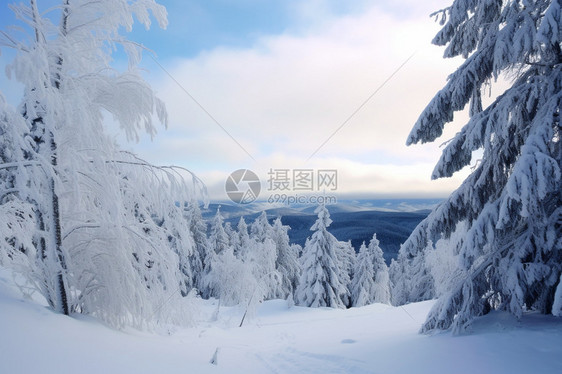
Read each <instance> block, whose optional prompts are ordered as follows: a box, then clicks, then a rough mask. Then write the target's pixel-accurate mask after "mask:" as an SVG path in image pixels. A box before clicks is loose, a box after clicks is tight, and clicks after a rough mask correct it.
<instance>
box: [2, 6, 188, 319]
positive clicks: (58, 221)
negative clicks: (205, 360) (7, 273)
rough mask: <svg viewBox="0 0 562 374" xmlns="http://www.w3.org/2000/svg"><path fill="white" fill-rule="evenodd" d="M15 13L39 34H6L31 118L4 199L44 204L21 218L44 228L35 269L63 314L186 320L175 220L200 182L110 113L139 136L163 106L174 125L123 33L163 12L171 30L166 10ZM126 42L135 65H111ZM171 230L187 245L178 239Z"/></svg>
mask: <svg viewBox="0 0 562 374" xmlns="http://www.w3.org/2000/svg"><path fill="white" fill-rule="evenodd" d="M13 9H14V11H15V12H16V13H17V15H18V18H19V19H22V20H23V21H24V23H25V24H26V25H27V26H28V27H29V28H30V31H31V35H30V37H26V36H25V35H24V36H23V37H22V38H18V36H16V35H14V34H12V35H10V36H9V37H6V38H4V39H2V41H1V43H2V44H3V45H8V47H12V48H14V49H15V50H16V52H17V56H16V58H15V59H14V61H13V62H12V64H11V65H10V66H9V67H8V69H7V71H8V73H9V75H10V76H12V77H15V78H16V79H17V80H18V81H19V82H21V83H22V84H23V86H24V96H23V99H22V102H21V105H20V107H19V114H18V115H19V119H18V120H17V121H15V122H12V123H14V125H16V124H21V122H22V121H23V122H24V123H25V125H24V126H25V128H26V129H25V134H23V139H24V143H25V144H26V147H27V149H25V150H24V152H23V153H21V154H20V155H16V153H12V156H14V155H15V156H17V158H18V159H17V160H16V159H13V160H12V161H15V162H17V163H18V165H17V168H16V169H14V170H17V171H16V172H15V173H16V174H17V175H18V176H19V177H21V178H22V179H21V180H20V181H21V184H19V185H17V186H15V187H8V185H7V184H6V185H4V186H3V188H4V187H8V190H9V191H8V190H3V191H1V192H0V196H2V198H4V197H9V198H8V199H7V200H5V201H6V202H10V203H12V201H15V200H13V199H14V198H16V197H17V198H18V199H20V200H21V201H22V202H25V204H27V205H25V206H28V204H30V205H31V206H32V207H33V209H32V210H31V211H32V213H33V215H32V216H31V217H30V216H27V215H26V212H27V211H26V210H24V209H23V208H25V206H23V207H21V209H20V210H21V211H22V214H18V215H19V217H20V218H21V217H26V220H28V219H31V220H32V221H33V224H34V230H30V232H29V233H28V234H26V235H22V237H21V238H19V239H18V241H19V242H21V243H26V245H27V244H29V243H32V245H33V247H34V248H35V253H36V255H33V256H32V255H30V256H28V259H29V265H28V269H29V271H25V274H24V275H27V277H28V279H30V280H31V281H32V282H35V283H36V284H38V285H39V286H38V288H39V289H40V290H41V291H42V293H43V295H44V296H45V297H46V299H47V300H49V303H50V304H51V305H52V306H53V307H54V308H55V309H56V310H59V311H61V312H63V313H68V312H70V311H73V312H82V313H88V314H92V315H94V316H96V317H98V318H101V319H103V320H104V321H106V322H107V323H109V324H112V325H115V326H122V325H125V324H132V325H135V326H137V327H143V326H146V325H148V324H150V323H153V322H154V321H155V320H161V321H162V320H166V321H167V322H173V323H176V322H180V321H181V320H183V321H185V320H186V317H188V316H189V313H186V312H185V311H184V310H182V308H181V305H180V303H181V294H180V290H182V287H183V288H184V289H185V287H186V286H187V285H186V284H185V282H184V281H185V274H182V272H181V271H180V268H181V267H182V266H183V265H180V262H181V261H180V259H179V258H178V254H179V253H180V252H179V251H180V246H183V245H184V244H185V245H187V244H186V243H188V241H189V239H188V238H189V233H186V232H185V231H184V230H185V228H182V227H181V225H177V226H176V225H175V223H174V224H171V223H172V222H176V221H175V220H176V219H178V217H181V212H180V208H179V207H177V206H176V202H177V201H188V200H189V199H191V198H192V192H193V188H191V186H190V185H189V183H186V182H184V181H183V177H182V175H181V172H180V171H179V170H178V169H174V168H158V167H154V166H153V165H150V164H149V163H147V162H145V161H143V160H139V159H138V158H136V157H135V156H134V155H131V154H129V153H126V152H121V151H120V150H119V148H118V147H117V146H116V145H115V144H114V142H113V141H112V140H111V139H110V138H109V137H108V136H107V135H106V133H105V129H104V127H103V117H104V115H105V114H106V113H109V114H110V115H112V116H113V117H114V119H115V120H116V121H117V122H118V123H119V124H120V125H121V127H122V129H123V130H124V131H125V133H126V134H127V136H128V137H129V138H132V139H135V138H136V137H137V136H138V132H139V131H140V130H146V131H147V132H148V133H149V134H150V135H154V134H155V127H154V123H153V119H154V117H156V116H155V113H156V115H157V117H158V119H159V120H160V121H161V122H163V123H166V114H165V110H164V107H163V105H162V103H161V102H160V101H159V100H158V99H157V98H156V97H155V96H154V94H153V92H152V90H151V89H150V87H149V86H148V85H147V84H146V83H145V82H144V81H143V80H142V78H141V77H140V76H139V75H138V73H137V71H136V65H137V63H138V61H139V59H140V56H141V49H140V48H139V47H138V45H136V44H135V43H132V42H130V41H128V40H126V38H125V37H124V36H123V35H122V33H123V32H124V31H130V29H131V27H132V26H133V22H134V21H133V20H134V19H136V20H138V21H140V22H141V23H143V24H144V25H145V26H146V27H148V26H149V25H150V22H151V16H150V15H151V14H152V16H153V17H154V18H155V19H156V20H157V21H158V22H159V24H160V25H161V26H165V25H166V12H165V9H164V8H163V7H162V6H160V5H158V4H156V3H155V2H154V1H153V0H137V1H127V0H111V1H110V0H100V1H88V0H61V4H60V7H59V8H58V9H59V10H60V17H61V18H60V22H59V24H58V25H53V24H52V23H51V21H50V20H49V19H47V18H43V17H42V16H41V14H42V13H41V12H40V11H39V5H38V1H37V0H30V1H29V6H25V5H23V4H21V5H17V6H14V7H13ZM25 30H26V29H25V28H24V29H23V31H25ZM5 35H9V34H5ZM18 40H24V41H25V42H19V41H18ZM118 46H122V47H123V48H124V50H125V51H126V52H127V55H128V57H129V62H130V64H129V68H128V69H127V70H126V71H124V72H120V71H117V70H115V69H113V68H112V67H111V66H110V65H109V62H110V61H111V56H110V54H111V53H112V52H113V51H114V50H116V49H117V48H118ZM2 109H5V108H2ZM3 112H6V113H10V111H9V110H8V111H5V110H3ZM12 113H13V112H12ZM0 116H1V115H0ZM18 126H19V125H18ZM18 128H19V127H18ZM18 131H19V130H18ZM12 133H13V132H12ZM18 136H21V134H20V135H18ZM15 144H18V143H15ZM59 145H64V147H63V146H59ZM4 146H5V144H2V145H1V148H4ZM18 146H19V145H18ZM5 166H6V165H4V167H5ZM6 192H8V193H9V196H8V195H6ZM180 219H181V218H180ZM19 223H20V224H23V222H19ZM163 223H165V224H163ZM26 225H27V222H26ZM172 227H173V228H172ZM171 232H174V234H173V235H177V236H178V239H179V238H180V236H181V237H182V238H184V239H185V240H184V239H182V242H183V243H184V244H181V245H180V242H179V241H170V240H169V234H170V233H171ZM20 234H22V232H21V231H20ZM29 238H31V240H29ZM183 249H186V248H182V249H181V250H182V251H183ZM28 253H31V251H29V252H28ZM182 253H183V252H182ZM166 300H167V301H166ZM164 301H166V302H167V304H168V305H167V306H168V307H167V308H163V307H162V303H163V302H164ZM170 305H174V306H175V307H174V308H169V307H170Z"/></svg>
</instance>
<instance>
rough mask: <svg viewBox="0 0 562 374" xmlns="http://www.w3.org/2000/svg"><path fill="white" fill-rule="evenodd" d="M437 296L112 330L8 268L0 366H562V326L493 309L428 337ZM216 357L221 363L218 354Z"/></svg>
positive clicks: (226, 312)
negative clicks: (25, 292)
mask: <svg viewBox="0 0 562 374" xmlns="http://www.w3.org/2000/svg"><path fill="white" fill-rule="evenodd" d="M432 304H433V302H431V301H430V302H423V303H417V304H410V305H406V306H404V307H390V306H386V305H381V304H375V305H371V306H367V307H362V308H352V309H348V310H341V309H327V308H319V309H316V308H315V309H312V308H310V309H309V308H302V307H291V308H289V307H288V306H287V303H286V302H285V301H282V300H274V301H268V302H265V303H264V304H263V305H261V306H260V308H259V309H258V311H257V315H256V316H255V317H253V318H251V319H249V320H247V322H246V323H245V324H244V326H243V327H241V328H239V327H238V325H239V324H240V320H241V316H242V312H243V311H242V310H240V309H238V308H221V309H220V311H219V315H218V319H217V320H216V321H211V316H212V315H213V312H214V311H215V310H216V306H215V305H213V303H212V302H209V301H203V300H200V308H199V317H198V321H197V322H196V323H195V325H194V327H192V328H188V329H182V330H178V331H170V332H169V334H166V333H164V332H163V331H162V332H161V333H160V334H149V333H140V332H137V331H125V332H119V331H115V330H111V329H109V328H107V327H105V326H103V325H101V324H99V323H98V322H97V321H95V320H92V319H85V318H84V317H83V316H75V317H73V318H70V317H65V316H63V315H60V314H55V313H53V312H51V311H50V310H48V309H47V308H46V307H45V306H43V305H41V304H39V303H37V302H33V301H25V300H23V299H22V298H21V296H20V293H19V291H17V289H16V288H15V286H14V285H13V281H12V280H11V277H10V275H9V273H8V272H6V271H4V270H2V271H0V331H2V337H1V338H0V373H12V374H17V373H58V374H63V373H78V372H79V373H135V374H138V373H245V374H246V373H407V374H410V373H433V374H435V373H437V374H438V373H447V374H450V373H457V374H462V373H467V374H468V373H470V374H473V373H497V374H501V373H510V374H516V373H560V372H562V360H561V359H560V357H562V346H561V345H560V341H562V324H561V323H560V322H559V320H557V319H555V318H553V317H550V316H544V315H534V314H531V315H526V316H525V317H524V318H523V320H522V321H521V322H517V321H515V320H514V319H513V317H511V316H510V315H508V314H506V313H491V314H490V315H488V316H486V317H484V318H480V319H479V320H477V321H476V322H475V324H474V329H473V331H472V333H471V334H470V335H464V336H457V337H453V336H451V335H450V334H449V333H441V334H436V335H433V336H427V335H420V334H418V329H419V327H420V325H421V323H422V321H423V320H424V318H425V316H426V314H427V313H428V311H429V309H430V308H431V306H432ZM215 352H218V353H217V355H216V365H215V364H211V363H210V361H211V359H212V358H213V356H214V355H215Z"/></svg>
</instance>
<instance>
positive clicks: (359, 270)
mask: <svg viewBox="0 0 562 374" xmlns="http://www.w3.org/2000/svg"><path fill="white" fill-rule="evenodd" d="M351 299H352V303H353V306H363V305H368V304H372V303H382V304H390V281H389V277H388V267H387V266H386V263H385V262H384V258H383V253H382V249H381V248H380V247H379V241H378V240H377V236H376V234H374V235H373V238H372V239H371V241H370V242H369V246H368V247H367V246H366V245H365V243H364V242H363V244H362V245H361V248H360V249H359V253H358V255H357V261H356V263H355V270H354V275H353V279H352V283H351Z"/></svg>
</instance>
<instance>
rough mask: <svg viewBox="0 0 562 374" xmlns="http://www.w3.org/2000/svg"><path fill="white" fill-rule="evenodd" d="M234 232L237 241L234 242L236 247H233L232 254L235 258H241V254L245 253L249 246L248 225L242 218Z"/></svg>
mask: <svg viewBox="0 0 562 374" xmlns="http://www.w3.org/2000/svg"><path fill="white" fill-rule="evenodd" d="M236 230H237V233H238V240H237V241H236V245H235V247H234V254H235V255H236V256H237V257H242V254H243V253H246V252H247V251H248V248H249V246H250V234H249V233H248V225H247V224H246V221H245V220H244V217H240V220H239V221H238V225H237V226H236Z"/></svg>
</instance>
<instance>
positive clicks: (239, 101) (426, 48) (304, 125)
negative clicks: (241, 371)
mask: <svg viewBox="0 0 562 374" xmlns="http://www.w3.org/2000/svg"><path fill="white" fill-rule="evenodd" d="M449 2H450V0H428V1H423V2H420V1H415V0H395V1H392V2H388V1H378V0H357V1H353V2H341V1H336V0H300V1H297V0H168V1H164V0H162V1H160V2H159V3H161V4H162V5H164V6H165V7H166V8H167V10H168V21H169V25H168V27H167V29H165V30H162V29H159V28H158V26H157V24H156V23H154V25H153V27H152V28H151V29H150V30H148V31H147V30H144V29H143V27H142V26H141V25H138V24H137V26H138V27H136V28H134V30H133V32H132V33H130V34H129V35H128V37H129V39H132V40H134V41H137V42H140V43H142V44H143V45H145V46H146V47H147V48H148V49H150V50H151V51H153V53H154V55H152V54H150V53H145V54H144V58H143V60H142V62H141V66H140V67H141V68H142V69H143V75H144V76H145V78H146V79H147V81H148V82H149V83H150V84H151V85H152V87H153V88H154V89H155V91H156V92H157V94H158V96H159V97H160V98H161V99H162V100H163V101H164V102H165V103H166V106H167V109H168V113H169V119H170V122H169V124H168V127H167V129H166V128H163V127H161V128H159V132H158V135H157V136H156V137H155V138H154V139H150V137H149V136H144V137H142V138H141V139H140V141H139V142H136V143H135V142H132V143H131V142H128V141H127V140H126V139H125V138H124V136H122V135H120V134H118V133H117V132H116V131H115V130H114V129H113V128H112V127H111V126H109V127H110V128H111V131H112V134H114V136H115V138H116V140H117V141H118V142H120V143H121V144H122V146H123V147H124V148H126V149H130V150H132V151H134V152H136V153H137V154H139V156H141V157H142V158H144V159H146V160H147V161H149V162H152V163H154V164H157V165H170V164H173V165H178V166H181V167H185V168H187V169H189V170H191V171H192V172H194V173H195V174H196V175H197V176H198V177H199V178H200V179H201V180H202V181H203V182H204V183H205V184H206V185H207V188H208V191H209V197H210V198H211V199H219V200H222V199H226V194H225V187H224V186H225V181H226V179H227V177H228V175H229V174H230V173H231V172H233V171H235V170H237V169H250V170H253V171H254V172H255V173H256V174H257V175H258V177H259V179H260V180H261V181H262V193H261V194H260V198H261V199H267V198H268V196H270V195H271V194H273V193H279V192H282V193H286V194H293V195H294V194H298V193H313V192H314V193H328V192H329V193H330V194H334V195H337V196H338V197H339V198H394V197H395V198H405V197H409V198H422V197H446V196H447V195H448V194H449V193H450V192H452V191H453V190H454V189H455V188H456V187H458V186H459V184H460V183H461V182H462V180H463V179H464V178H465V177H466V175H467V174H468V172H469V170H468V169H467V170H464V171H461V172H459V173H458V175H455V176H453V177H452V178H447V179H444V180H438V181H431V179H430V176H431V172H432V170H433V168H434V166H435V164H436V163H437V161H438V159H439V155H440V152H441V148H440V145H441V144H442V143H444V142H446V141H447V140H448V139H450V138H452V137H453V136H454V134H455V133H456V132H458V131H459V130H460V128H461V126H462V125H463V124H464V121H466V115H465V114H463V113H460V114H459V115H458V116H456V118H455V121H454V122H453V123H452V124H449V125H448V126H447V127H446V129H445V132H444V135H443V136H442V138H441V139H438V140H437V141H436V142H435V143H431V144H425V145H414V146H410V147H407V146H406V145H405V142H406V138H407V136H408V133H409V131H410V130H411V128H412V127H413V125H414V123H415V121H416V119H417V117H418V116H419V114H420V113H421V112H422V110H423V108H424V107H425V106H426V105H427V104H428V103H429V101H430V100H431V98H432V97H433V95H435V94H436V93H437V91H438V90H439V89H440V88H442V87H443V85H444V84H445V82H446V78H447V76H448V75H449V74H450V73H452V72H453V71H454V70H455V68H456V66H458V65H459V64H460V62H461V61H460V60H444V59H443V58H442V55H443V49H442V48H440V47H436V46H433V45H431V39H432V38H433V36H434V35H435V34H436V33H437V31H438V30H439V25H438V24H437V23H436V22H435V21H434V20H433V18H431V17H430V16H429V15H430V14H431V13H432V12H433V11H435V10H439V9H442V8H444V7H446V6H448V5H449ZM8 3H9V1H2V3H1V5H0V29H2V30H5V29H6V27H7V26H8V25H10V24H12V23H14V20H13V17H11V16H10V13H9V10H8V9H7V4H8ZM56 3H57V1H55V0H39V1H38V4H39V7H40V10H45V9H48V8H49V7H50V6H51V5H52V4H56ZM1 51H2V55H0V65H2V66H5V65H6V64H7V63H9V61H10V59H11V57H12V55H13V52H11V51H6V50H5V49H2V50H1ZM151 56H156V57H154V58H153V57H151ZM115 64H117V65H118V64H119V55H117V56H116V62H115ZM0 90H1V91H2V93H3V95H4V96H5V97H7V100H8V101H9V102H11V103H13V104H17V101H18V99H19V95H21V93H20V92H19V91H18V89H17V84H16V83H15V82H11V81H9V80H7V78H6V77H5V76H4V74H1V76H0ZM369 98H370V99H369ZM367 99H369V100H367ZM358 109H359V110H358ZM352 114H353V115H352ZM283 170H286V171H288V174H287V175H289V176H293V173H295V172H298V171H299V170H312V171H313V173H318V171H319V170H336V171H337V186H336V188H335V189H334V190H332V189H333V187H334V186H333V185H332V186H331V188H330V190H329V191H326V190H325V189H323V190H322V191H320V190H319V189H316V190H314V191H308V192H301V191H297V190H295V189H292V188H291V189H289V190H284V191H278V190H277V191H276V190H272V189H270V188H269V187H270V186H269V183H268V179H271V177H270V176H271V175H272V174H268V172H270V171H273V172H277V171H283ZM269 181H271V180H269ZM316 187H318V184H317V185H316ZM316 187H315V188H316Z"/></svg>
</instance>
